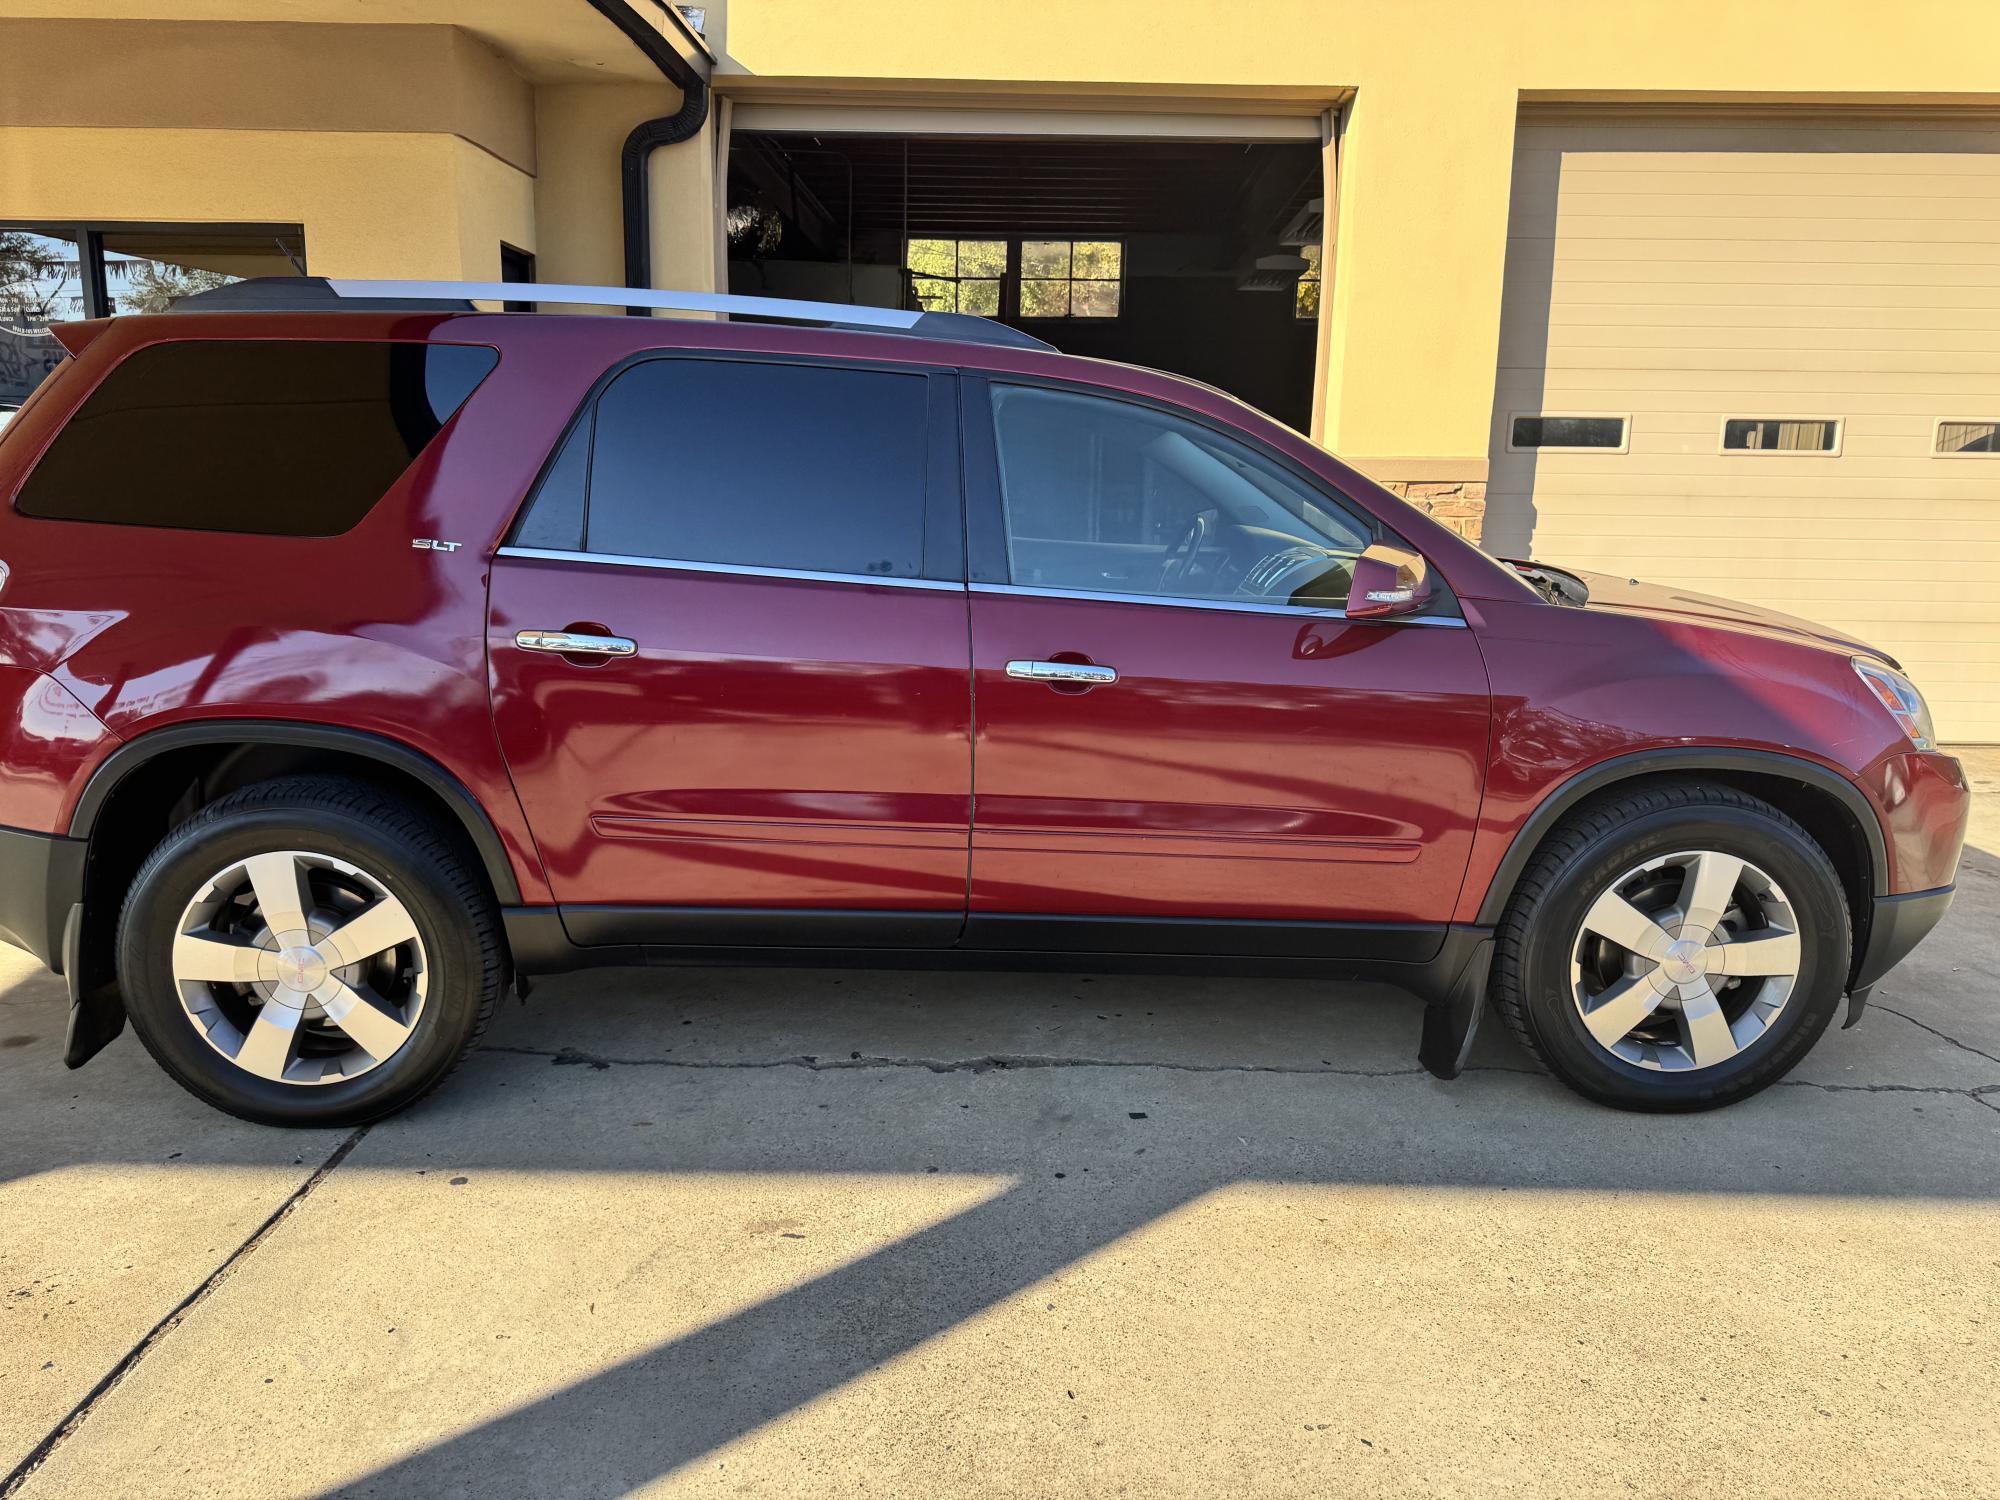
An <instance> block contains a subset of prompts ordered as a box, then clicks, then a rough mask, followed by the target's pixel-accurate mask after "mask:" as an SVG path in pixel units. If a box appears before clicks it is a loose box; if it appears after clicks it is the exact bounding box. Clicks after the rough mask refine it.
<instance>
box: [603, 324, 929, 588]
mask: <svg viewBox="0 0 2000 1500" xmlns="http://www.w3.org/2000/svg"><path fill="white" fill-rule="evenodd" d="M925 393H926V382H925V379H924V377H923V376H921V375H897V374H885V373H881V372H877V371H873V370H845V369H834V368H828V367H821V366H812V365H778V364H757V363H749V362H724V361H719V360H694V359H660V360H650V361H648V362H647V363H645V364H640V365H635V366H633V367H632V368H631V369H630V370H627V371H626V372H625V373H624V374H623V375H620V376H619V377H618V378H617V379H616V380H615V381H613V382H612V384H611V385H610V387H609V388H608V389H606V391H605V392H604V394H603V396H602V397H601V398H600V399H599V401H598V406H597V435H596V441H595V443H594V445H593V447H592V454H591V464H590V515H589V524H588V528H587V532H586V539H585V545H586V546H587V547H588V548H589V550H590V551H592V552H606V553H620V554H623V555H625V556H630V557H658V558H671V559H676V560H680V561H686V562H706V563H736V564H740V565H743V566H748V567H762V568H798V569H802V570H805V571H808V572H819V573H858V574H879V575H883V576H886V577H900V578H909V577H914V576H915V575H916V574H917V572H918V571H919V568H920V566H921V563H922V560H923V550H924V450H925V420H926V417H925V405H926V401H925Z"/></svg>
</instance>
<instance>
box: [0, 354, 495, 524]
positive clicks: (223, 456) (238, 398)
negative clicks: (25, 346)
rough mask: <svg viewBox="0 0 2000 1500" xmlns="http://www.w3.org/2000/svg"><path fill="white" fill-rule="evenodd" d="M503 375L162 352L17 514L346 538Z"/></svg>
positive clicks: (459, 362)
mask: <svg viewBox="0 0 2000 1500" xmlns="http://www.w3.org/2000/svg"><path fill="white" fill-rule="evenodd" d="M499 359H500V356H499V355H498V354H497V353H496V352H495V351H493V350H492V349H487V348H471V347H465V346H459V345H446V344H396V343H358V342H305V341H298V342H281V341H277V340H254V341H252V340H242V341H238V340H222V339H200V340H191V341H188V342H184V343H170V344H153V345H150V346H148V347H147V348H144V349H140V350H138V351H137V352H136V353H134V354H133V355H131V356H130V357H129V358H128V359H126V360H125V361H124V362H123V363H121V364H120V365H118V366H117V367H116V368H115V369H113V370H112V371H111V373H110V374H109V375H107V376H106V377H105V379H104V383H103V384H102V385H100V386H99V387H98V388H97V389H96V390H95V391H93V392H92V393H91V394H90V396H89V398H88V399H87V400H85V402H84V403H83V405H82V407H81V408H79V409H78V411H77V412H76V414H75V415H74V416H72V417H71V418H70V420H69V422H68V424H67V425H66V426H65V427H64V428H63V430H62V432H61V433H59V434H58V435H57V437H56V440H55V441H54V442H53V443H52V444H50V446H49V451H48V452H47V453H45V454H43V455H42V459H41V462H40V463H38V464H37V465H36V466H35V469H34V472H33V473H31V474H29V476H28V479H27V482H26V483H25V484H23V485H22V486H21V492H20V494H19V496H18V497H17V498H16V500H15V502H14V504H15V509H17V510H19V511H20V512H21V513H22V514H23V515H29V516H40V517H43V518H45V519H48V520H56V521H102V522H109V523H111V524H113V525H122V526H165V527H173V528H179V529H183V530H190V531H234V532H249V533H254V534H256V535H260V536H334V535H337V534H339V533H340V532H343V531H346V530H347V529H348V528H350V527H352V526H354V525H355V524H356V523H357V522H359V521H360V520H361V518H362V517H363V516H365V515H367V514H368V512H369V510H370V509H372V508H373V507H374V505H375V502H376V501H378V500H380V499H381V498H382V496H383V494H384V493H386V492H387V491H388V489H389V487H390V486H391V485H393V484H394V483H395V482H396V480H397V479H398V478H400V477H401V476H402V473H403V471H404V470H405V469H407V468H408V467H409V466H410V461H411V460H412V459H414V458H415V457H416V456H417V455H418V454H419V453H421V452H422V451H423V450H424V447H425V446H426V445H427V444H428V443H429V442H430V441H431V439H432V438H434V437H436V436H437V434H438V430H439V429H440V428H442V427H443V426H444V424H445V423H446V422H447V421H449V420H450V419H451V416H452V413H454V412H456V411H457V410H458V408H459V407H460V406H462V405H463V404H464V403H465V399H466V397H468V396H470V395H471V394H472V392H473V390H474V388H475V387H477V386H478V384H479V382H480V381H482V380H484V379H485V378H486V376H487V374H488V373H489V372H490V371H491V370H492V369H493V367H494V365H495V364H497V363H498V362H499Z"/></svg>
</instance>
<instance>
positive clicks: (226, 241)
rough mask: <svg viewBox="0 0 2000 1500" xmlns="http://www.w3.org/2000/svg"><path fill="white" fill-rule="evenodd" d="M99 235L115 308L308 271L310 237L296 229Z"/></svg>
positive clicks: (143, 309)
mask: <svg viewBox="0 0 2000 1500" xmlns="http://www.w3.org/2000/svg"><path fill="white" fill-rule="evenodd" d="M99 238H100V239H101V241H102V243H103V247H104V290H105V294H106V295H107V296H108V297H109V298H110V302H111V306H110V308H109V311H111V312H112V313H157V312H165V311H166V310H167V309H168V308H170V307H172V306H173V305H174V304H175V303H176V302H178V301H180V300H181V298H183V297H191V296H193V295H194V294H195V293H196V292H208V291H213V290H214V289H215V288H217V287H219V286H227V285H229V283H230V282H232V281H242V280H244V279H246V278H248V277H251V276H302V275H304V274H305V242H304V238H303V236H302V235H300V234H299V232H298V231H296V230H293V231H289V232H287V231H283V230H275V231H266V230H256V229H248V230H245V229H233V228H230V227H227V226H223V227H220V228H196V229H107V230H105V231H104V232H103V234H102V235H101V236H99Z"/></svg>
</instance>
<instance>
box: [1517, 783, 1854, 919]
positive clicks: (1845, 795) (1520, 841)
mask: <svg viewBox="0 0 2000 1500" xmlns="http://www.w3.org/2000/svg"><path fill="white" fill-rule="evenodd" d="M1703 771H1747V772H1751V773H1753V774H1755V775H1759V776H1782V777H1785V778H1787V779H1789V780H1792V781H1797V782H1802V783H1804V784H1805V785H1807V786H1810V787H1812V788H1814V789H1815V790H1816V791H1823V792H1828V793H1831V794H1832V795H1833V796H1834V797H1835V798H1837V799H1838V800H1839V801H1840V803H1841V805H1842V806H1844V807H1845V808H1846V809H1847V811H1848V812H1849V813H1850V814H1851V815H1852V816H1853V818H1854V821H1855V822H1856V823H1858V824H1859V825H1860V826H1861V831H1862V834H1863V835H1864V836H1865V837H1866V839H1867V841H1868V861H1869V866H1870V870H1869V877H1870V889H1871V890H1873V891H1874V892H1875V893H1877V894H1878V895H1879V894H1881V893H1883V892H1886V891H1887V890H1888V888H1889V850H1888V845H1887V842H1886V841H1885V840H1884V838H1883V835H1882V820H1881V819H1880V818H1879V817H1878V816H1877V815H1876V812H1875V808H1874V805H1873V804H1872V803H1870V802H1869V800H1868V798H1867V797H1866V796H1865V795H1864V794H1863V792H1862V790H1861V788H1860V787H1858V786H1856V785H1855V784H1854V783H1853V782H1851V781H1849V780H1848V779H1847V778H1846V777H1845V776H1842V775H1840V774H1839V773H1838V772H1835V771H1830V770H1828V769H1827V768H1826V767H1825V766H1822V765H1820V764H1818V763H1817V762H1815V761H1810V760H1806V759H1803V758H1802V757H1800V756H1796V755H1786V754H1784V753H1782V752H1781V751H1776V750H1734V749H1727V748H1723V747H1720V746H1712V747H1711V746H1702V745H1685V746H1674V747H1672V748H1668V749H1660V750H1639V751H1635V752H1633V753H1632V754H1630V755H1619V756H1614V757H1613V758H1612V759H1610V760H1606V761H1600V762H1598V763H1597V764H1596V765H1594V766H1591V767H1589V768H1588V769H1586V770H1583V771H1579V772H1577V773H1576V774H1575V775H1574V776H1571V777H1570V778H1569V779H1568V780H1567V781H1564V782H1562V783H1561V784H1559V785H1558V786H1557V787H1556V789H1555V790H1554V791H1552V792H1550V793H1549V794H1548V796H1546V797H1544V798H1543V799H1542V800H1541V802H1540V803H1539V804H1537V805H1536V807H1535V810H1534V811H1533V812H1532V813H1530V814H1529V815H1528V821H1527V822H1525V823H1523V824H1522V825H1521V831H1520V832H1519V833H1517V834H1515V835H1514V841H1513V842H1512V843H1511V844H1509V845H1508V846H1507V853H1506V855H1505V856H1504V857H1503V858H1502V859H1501V861H1500V865H1499V868H1498V869H1496V870H1495V871H1494V872H1493V882H1492V884H1491V885H1489V886H1487V888H1486V899H1485V900H1484V901H1482V902H1481V903H1480V906H1479V923H1480V925H1481V926H1484V927H1491V926H1496V925H1498V923H1499V921H1500V917H1501V914H1502V913H1503V912H1504V911H1505V910H1506V909H1507V902H1508V900H1509V899H1510V898H1511V897H1512V896H1513V894H1514V886H1515V885H1516V883H1517V882H1518V881H1519V880H1520V878H1521V872H1522V870H1524V869H1526V868H1527V865H1528V861H1529V859H1530V858H1532V857H1533V855H1534V852H1535V849H1536V847H1537V846H1538V845H1539V844H1540V843H1541V841H1542V839H1543V838H1544V837H1545V836H1546V835H1547V834H1548V832H1549V830H1550V829H1551V828H1553V827H1555V825H1556V824H1557V823H1558V822H1560V821H1561V820H1562V818H1563V817H1564V816H1565V815H1566V814H1568V812H1569V811H1570V810H1571V809H1572V808H1574V807H1575V806H1576V805H1577V804H1578V803H1579V802H1581V801H1583V799H1584V798H1586V797H1589V796H1592V795H1594V794H1595V793H1598V792H1601V791H1603V790H1605V789H1606V788H1607V787H1612V786H1616V785H1617V784H1618V783H1619V782H1621V781H1631V780H1633V779H1634V778H1635V777H1639V776H1658V775H1660V774H1662V773H1676V774H1681V775H1689V774H1694V775H1698V774H1700V773H1701V772H1703ZM1856 942H1857V944H1858V943H1859V942H1860V935H1859V934H1857V935H1856Z"/></svg>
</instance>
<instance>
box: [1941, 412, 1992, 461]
mask: <svg viewBox="0 0 2000 1500" xmlns="http://www.w3.org/2000/svg"><path fill="white" fill-rule="evenodd" d="M1933 451H1935V452H1938V453H1945V454H1967V455H1971V454H1984V453H2000V420H1995V421H1992V422H1940V423H1938V429H1937V446H1936V448H1935V449H1934V450H1933Z"/></svg>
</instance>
